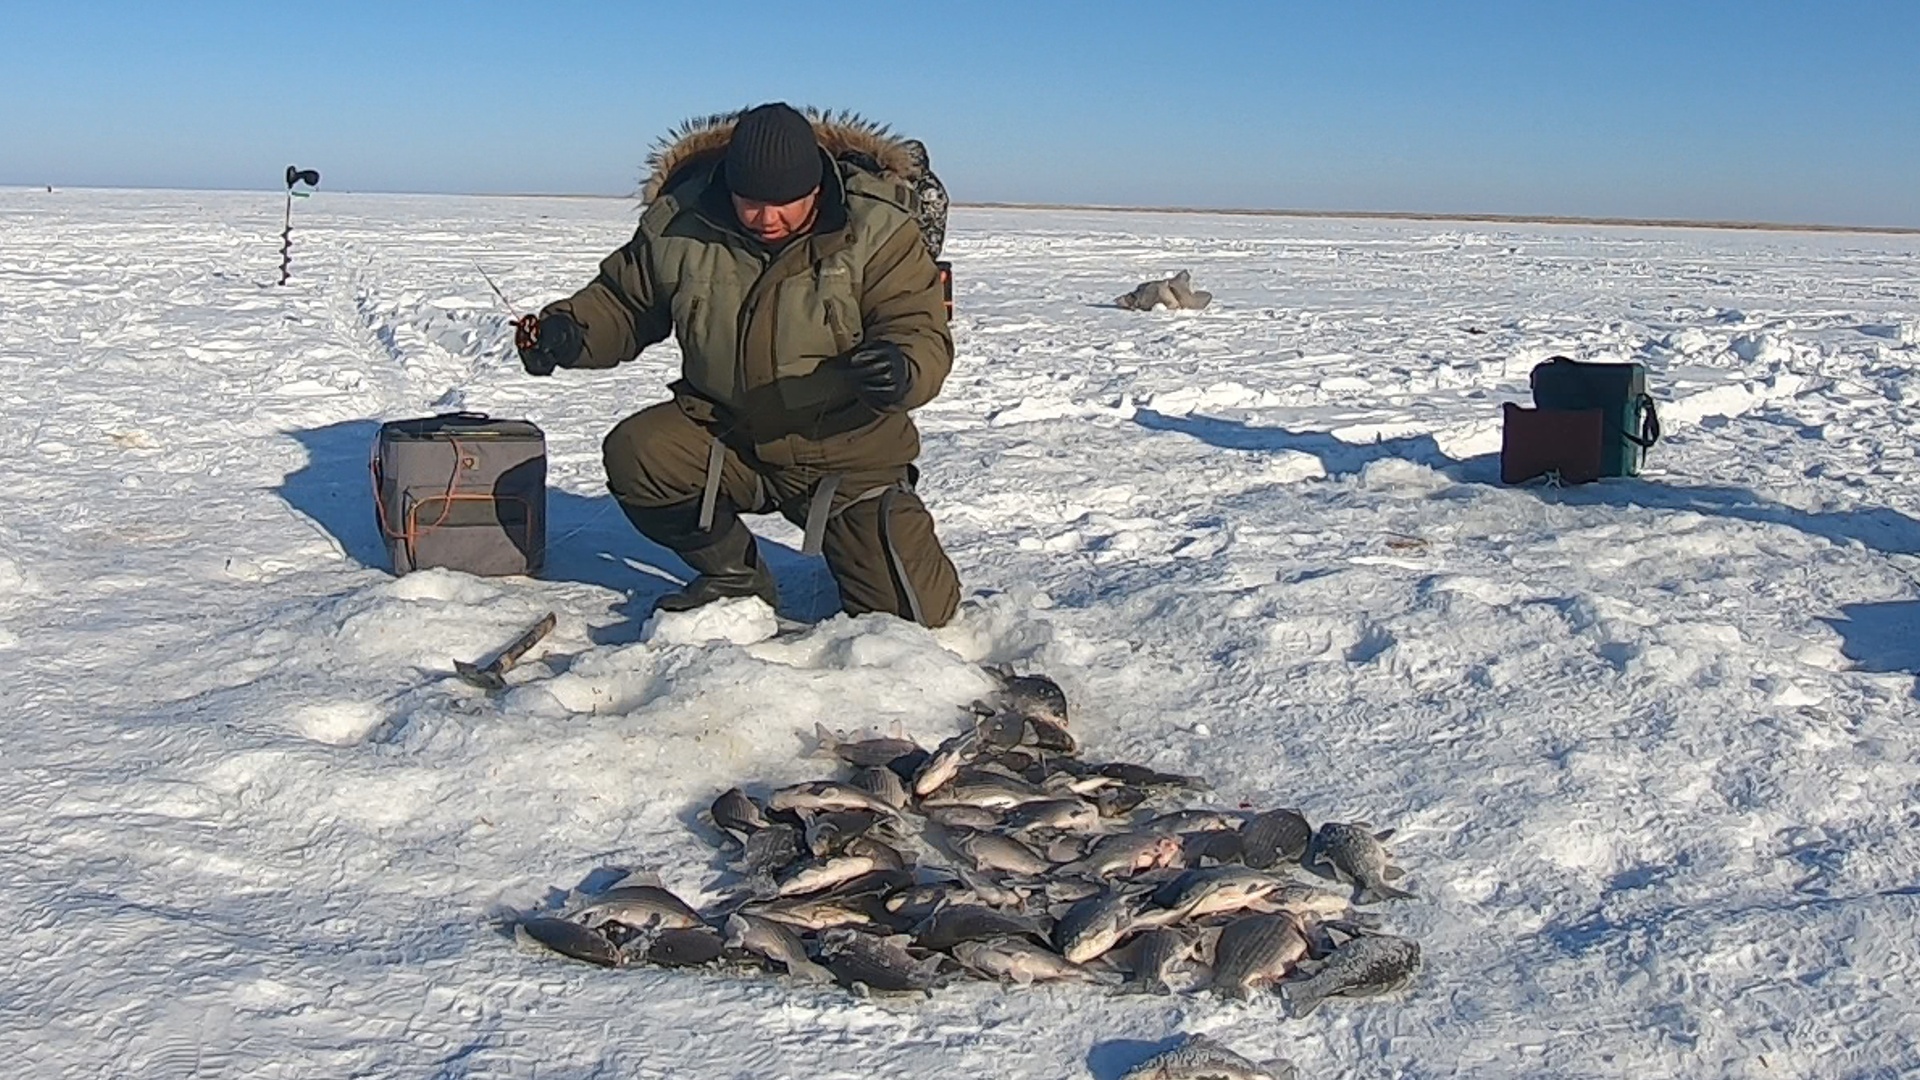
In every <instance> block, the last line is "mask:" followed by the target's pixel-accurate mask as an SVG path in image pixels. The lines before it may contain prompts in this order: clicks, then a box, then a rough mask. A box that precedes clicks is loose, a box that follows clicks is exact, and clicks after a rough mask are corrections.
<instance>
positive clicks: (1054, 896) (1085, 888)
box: [1040, 877, 1106, 904]
mask: <svg viewBox="0 0 1920 1080" xmlns="http://www.w3.org/2000/svg"><path fill="white" fill-rule="evenodd" d="M1040 888H1041V891H1042V892H1043V893H1045V894H1046V897H1047V900H1048V901H1050V902H1052V903H1055V904H1077V903H1079V902H1080V901H1082V900H1085V899H1086V898H1087V897H1089V896H1099V895H1100V894H1101V893H1102V892H1104V891H1105V889H1106V886H1105V885H1104V884H1102V883H1101V882H1099V881H1097V880H1095V879H1092V878H1077V877H1052V878H1048V879H1047V880H1046V883H1045V884H1043V885H1041V886H1040Z"/></svg>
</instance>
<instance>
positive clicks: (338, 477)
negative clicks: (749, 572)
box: [277, 420, 839, 644]
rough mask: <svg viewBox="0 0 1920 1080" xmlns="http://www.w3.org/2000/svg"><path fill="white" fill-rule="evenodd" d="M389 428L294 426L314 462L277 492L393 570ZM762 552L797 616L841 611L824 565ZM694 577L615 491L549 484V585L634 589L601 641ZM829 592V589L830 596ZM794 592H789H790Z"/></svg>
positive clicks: (374, 564)
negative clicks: (378, 504) (377, 482)
mask: <svg viewBox="0 0 1920 1080" xmlns="http://www.w3.org/2000/svg"><path fill="white" fill-rule="evenodd" d="M379 431H380V424H379V422H378V421H375V420H346V421H342V422H340V423H337V424H329V425H327V426H325V427H319V428H312V429H308V430H303V431H290V432H287V434H288V435H290V436H292V437H293V438H294V439H295V440H296V441H298V442H299V443H300V446H301V447H302V449H304V450H305V451H306V453H307V461H306V464H305V465H304V466H302V467H301V468H299V469H298V470H295V471H294V472H291V473H288V474H287V476H286V479H284V480H283V481H281V483H280V486H279V488H278V489H277V493H278V494H279V495H280V497H281V498H282V499H285V500H286V502H287V505H289V506H291V507H293V508H294V509H295V510H297V511H299V512H300V513H302V514H304V515H306V516H307V517H308V518H309V519H310V520H312V521H313V522H314V523H315V524H316V525H318V526H319V527H320V528H321V529H323V530H325V532H326V533H327V534H328V535H329V536H331V537H332V538H333V540H334V542H335V543H336V544H338V545H339V547H340V550H341V551H342V552H344V553H345V554H346V555H347V557H348V558H349V559H352V560H353V561H354V562H356V563H359V564H360V565H361V566H364V567H368V568H370V569H375V570H381V571H388V572H390V571H391V569H392V567H391V564H390V562H389V561H388V558H387V549H386V543H385V541H384V540H383V539H382V537H381V535H380V525H379V523H378V521H377V520H376V519H375V517H374V500H373V479H372V473H371V471H370V469H369V466H368V461H369V459H370V458H371V456H372V453H373V445H374V439H375V438H376V437H377V436H378V434H379ZM760 550H761V552H762V554H763V555H764V556H765V557H766V559H767V563H768V565H769V566H770V567H772V569H773V572H774V575H775V576H776V577H778V578H779V579H780V581H781V584H782V586H783V589H784V590H785V591H784V593H783V601H782V605H781V606H782V608H783V609H787V608H791V607H793V606H794V603H793V601H795V600H799V601H805V602H806V607H807V608H808V609H809V610H802V611H786V610H783V612H782V613H783V614H788V615H792V616H793V617H795V618H806V619H817V618H824V617H826V616H827V615H830V614H832V611H816V610H811V609H814V608H820V607H822V606H830V607H831V608H832V610H833V611H837V610H838V609H839V602H838V601H839V597H838V596H837V594H835V591H834V589H833V588H832V586H831V584H830V583H828V584H826V585H825V586H824V589H823V587H822V582H821V581H820V580H819V579H821V578H824V577H825V576H826V571H825V567H824V564H822V563H820V561H819V560H818V559H813V558H809V557H807V556H804V555H802V554H800V552H798V551H796V550H795V549H793V548H791V547H788V546H786V545H784V544H779V543H775V542H773V541H770V540H768V539H766V538H765V537H762V538H761V539H760ZM690 574H691V571H690V570H688V568H687V567H686V565H685V564H683V563H682V562H681V561H680V559H679V557H678V556H676V555H674V554H673V553H672V552H670V551H668V550H667V549H666V548H663V547H660V546H659V545H657V544H655V543H653V542H652V541H650V540H648V539H647V538H646V537H643V536H641V535H640V534H639V533H638V532H636V531H634V528H633V526H632V525H630V524H628V523H627V519H626V515H624V514H622V513H621V512H620V508H619V506H618V505H616V504H615V502H614V499H613V496H611V495H597V496H591V497H589V496H584V495H576V494H573V493H572V492H568V491H561V490H558V489H555V488H552V487H549V488H548V489H547V559H546V568H545V569H544V570H543V571H542V572H541V574H540V577H539V580H542V581H569V582H579V583H581V584H586V585H597V586H599V587H601V588H605V589H610V590H612V591H614V592H619V593H625V594H626V595H627V599H626V600H624V601H622V602H621V603H619V604H617V605H615V610H616V611H618V612H619V613H620V614H621V615H622V616H624V617H625V619H626V624H624V625H622V626H617V627H607V628H603V629H602V630H600V631H598V632H597V633H596V635H595V640H596V642H597V643H599V644H609V643H613V642H618V641H626V640H631V639H632V638H633V636H634V634H635V632H636V631H637V628H638V623H639V622H640V621H642V620H644V619H645V618H646V616H647V614H648V612H650V611H652V610H653V604H654V601H656V600H658V599H659V598H660V597H661V596H662V595H664V594H666V593H668V592H671V591H673V590H675V589H677V588H678V587H679V581H680V580H684V579H685V578H686V577H688V576H689V575H690ZM823 592H824V593H825V595H824V596H823V595H821V594H822V593H823ZM789 596H790V599H789V598H784V597H789Z"/></svg>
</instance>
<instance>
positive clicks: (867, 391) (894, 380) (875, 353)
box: [840, 341, 913, 411]
mask: <svg viewBox="0 0 1920 1080" xmlns="http://www.w3.org/2000/svg"><path fill="white" fill-rule="evenodd" d="M840 369H841V371H842V372H844V373H845V375H846V378H847V381H848V382H849V383H850V384H851V385H852V387H853V393H854V396H855V397H858V398H859V399H860V400H861V402H862V403H864V404H865V405H866V406H867V407H868V408H871V409H879V410H883V411H884V410H886V409H891V408H894V407H896V406H898V405H899V404H900V403H901V402H902V401H905V400H907V391H908V390H910V389H912V387H913V369H912V368H911V367H909V366H908V365H907V354H906V353H904V352H901V351H900V346H898V345H895V344H894V343H893V342H891V341H869V342H866V343H865V344H862V345H856V346H854V348H853V351H852V352H849V353H846V354H845V355H843V356H842V357H841V358H840Z"/></svg>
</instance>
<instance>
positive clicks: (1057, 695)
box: [990, 669, 1067, 727]
mask: <svg viewBox="0 0 1920 1080" xmlns="http://www.w3.org/2000/svg"><path fill="white" fill-rule="evenodd" d="M990 670H991V669H990ZM991 674H993V676H994V677H995V678H996V679H998V680H999V682H1000V689H999V691H998V692H996V693H995V694H994V695H993V703H994V704H995V705H997V706H999V707H1000V708H1002V709H1005V710H1006V711H1008V712H1011V713H1015V714H1018V715H1019V716H1021V717H1022V718H1024V719H1027V720H1033V719H1036V718H1038V719H1041V720H1046V721H1049V722H1051V723H1054V724H1056V725H1058V726H1060V727H1066V726H1067V693H1066V691H1064V690H1062V689H1060V684H1059V683H1057V682H1054V681H1053V680H1052V679H1049V678H1047V677H1046V676H1045V675H1015V674H1013V672H1012V671H1010V670H1007V669H1001V670H999V671H991Z"/></svg>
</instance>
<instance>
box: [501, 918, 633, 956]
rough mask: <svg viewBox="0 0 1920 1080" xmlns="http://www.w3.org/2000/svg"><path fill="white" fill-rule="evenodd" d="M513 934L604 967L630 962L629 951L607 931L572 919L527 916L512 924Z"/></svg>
mask: <svg viewBox="0 0 1920 1080" xmlns="http://www.w3.org/2000/svg"><path fill="white" fill-rule="evenodd" d="M513 936H514V937H515V938H517V939H518V940H520V941H522V942H529V941H530V942H533V943H535V944H538V945H542V946H545V947H546V948H549V949H552V950H553V951H554V952H557V953H559V954H560V955H562V956H569V957H572V958H573V959H575V960H585V961H586V962H587V963H589V964H599V965H600V966H601V967H619V966H621V965H622V964H625V963H626V962H627V958H626V954H625V953H623V952H622V951H621V949H620V947H619V946H618V945H615V944H614V943H613V942H611V941H609V940H607V936H606V935H605V934H602V933H601V932H599V931H598V930H594V929H591V928H589V927H586V926H582V925H581V924H579V923H577V922H574V921H573V920H572V919H544V918H543V919H527V920H525V921H524V922H521V923H520V924H518V925H517V926H515V927H514V928H513Z"/></svg>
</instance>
